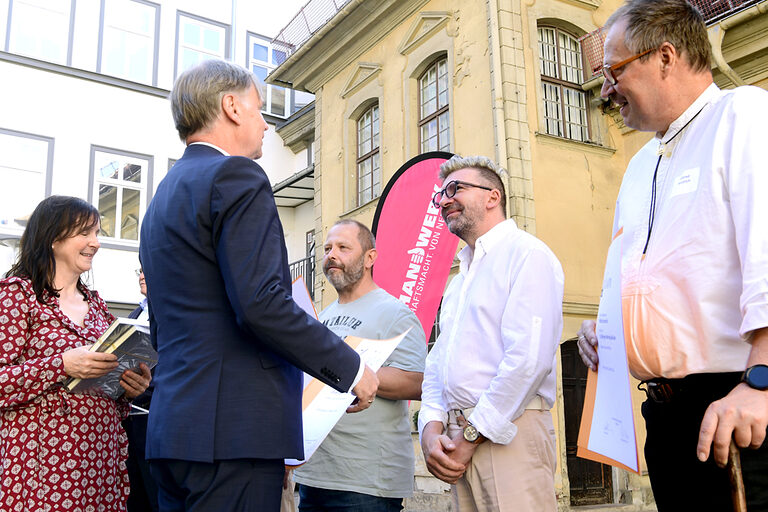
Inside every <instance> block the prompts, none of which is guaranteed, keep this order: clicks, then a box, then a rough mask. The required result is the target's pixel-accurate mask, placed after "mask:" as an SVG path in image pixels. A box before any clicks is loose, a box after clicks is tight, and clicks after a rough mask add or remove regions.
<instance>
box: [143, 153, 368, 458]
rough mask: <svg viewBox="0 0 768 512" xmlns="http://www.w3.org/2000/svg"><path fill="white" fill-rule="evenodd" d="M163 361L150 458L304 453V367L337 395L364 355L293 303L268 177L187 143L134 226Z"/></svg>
mask: <svg viewBox="0 0 768 512" xmlns="http://www.w3.org/2000/svg"><path fill="white" fill-rule="evenodd" d="M140 259H141V265H142V268H143V269H144V275H145V277H146V280H147V287H148V300H149V311H150V329H151V332H152V336H153V340H154V341H155V342H156V345H157V349H158V353H159V363H158V365H157V367H156V368H155V374H154V382H155V391H154V395H153V397H152V406H151V413H150V415H149V426H148V439H147V458H149V459H159V458H162V459H177V460H185V461H199V462H212V461H214V460H225V459H242V458H264V459H279V458H286V457H288V458H302V457H303V449H302V441H301V439H302V435H301V392H302V381H301V370H304V371H306V372H307V373H309V374H311V375H313V376H315V377H317V378H319V379H320V380H322V381H323V382H325V383H326V384H328V385H330V386H332V387H334V388H335V389H337V390H340V391H347V390H348V389H349V387H350V386H351V385H352V382H353V381H354V378H355V376H356V374H357V371H358V369H359V365H360V359H359V356H358V355H357V354H356V353H355V352H354V351H353V350H352V349H350V348H349V347H348V346H347V345H345V344H343V343H342V342H341V340H339V338H338V337H336V336H335V335H334V334H333V333H331V331H329V330H328V329H326V328H325V327H324V326H323V325H321V324H320V323H319V322H317V321H316V320H315V319H314V318H311V317H309V316H308V315H307V314H306V313H304V311H302V310H301V309H300V308H299V307H298V306H297V305H296V304H295V302H294V301H293V299H292V298H291V278H290V273H289V268H288V261H287V255H286V250H285V242H284V236H283V230H282V227H281V225H280V221H279V219H278V216H277V208H276V206H275V202H274V198H273V196H272V189H271V187H270V184H269V180H268V179H267V176H266V174H265V173H264V171H263V170H262V169H261V167H259V165H258V164H256V163H255V162H254V161H252V160H250V159H248V158H244V157H227V156H224V155H222V154H221V153H220V152H219V151H217V150H216V149H214V148H212V147H209V146H205V145H200V144H193V145H191V146H189V147H188V148H187V150H186V151H185V153H184V156H183V157H182V158H181V159H180V160H178V161H177V162H176V164H175V165H174V166H173V168H172V169H171V170H170V171H169V172H168V175H167V176H166V177H165V179H163V181H162V182H161V183H160V185H159V187H158V189H157V193H156V194H155V197H154V199H153V200H152V202H151V204H150V205H149V208H148V209H147V213H146V216H145V217H144V221H143V225H142V228H141V249H140Z"/></svg>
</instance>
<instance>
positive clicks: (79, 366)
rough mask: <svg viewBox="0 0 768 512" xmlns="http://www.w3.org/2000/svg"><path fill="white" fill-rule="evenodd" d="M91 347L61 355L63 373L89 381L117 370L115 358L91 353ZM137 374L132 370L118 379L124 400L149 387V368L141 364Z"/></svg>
mask: <svg viewBox="0 0 768 512" xmlns="http://www.w3.org/2000/svg"><path fill="white" fill-rule="evenodd" d="M90 347H91V345H83V346H81V347H76V348H72V349H69V350H67V351H65V352H63V353H62V354H61V359H62V361H63V362H64V372H66V374H67V375H69V376H70V377H75V378H77V379H91V378H94V377H101V376H102V375H106V374H107V373H109V372H111V371H112V370H114V369H115V368H117V356H116V355H115V354H105V353H104V352H91V351H90V350H89V349H90ZM139 370H140V372H141V373H138V372H136V371H134V370H125V371H124V372H123V375H122V376H121V377H120V386H122V388H123V389H124V390H125V398H127V399H129V400H131V399H133V398H136V397H137V396H139V395H140V394H142V393H143V392H144V391H146V389H147V387H149V383H150V382H151V380H152V373H151V372H150V371H149V367H148V366H147V365H146V364H144V363H141V364H140V365H139Z"/></svg>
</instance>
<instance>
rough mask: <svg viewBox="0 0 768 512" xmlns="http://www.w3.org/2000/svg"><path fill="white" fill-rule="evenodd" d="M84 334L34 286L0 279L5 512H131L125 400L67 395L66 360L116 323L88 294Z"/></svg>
mask: <svg viewBox="0 0 768 512" xmlns="http://www.w3.org/2000/svg"><path fill="white" fill-rule="evenodd" d="M85 295H86V299H87V301H88V314H87V315H86V317H85V322H84V324H85V326H84V327H80V326H78V325H76V324H75V323H74V322H72V321H71V320H70V319H69V317H67V315H65V314H64V313H63V312H62V311H61V310H60V309H59V301H58V298H56V297H51V296H48V295H47V294H46V301H45V304H41V303H40V302H38V301H37V299H36V298H35V293H34V291H33V289H32V284H31V283H30V282H29V281H28V280H26V279H20V278H17V277H11V278H6V279H2V280H0V413H1V414H2V416H0V460H2V473H1V474H0V510H2V511H3V512H6V511H7V512H10V511H13V512H16V511H19V512H20V511H30V512H38V511H71V512H86V511H105V512H106V511H124V510H125V501H126V499H127V497H128V492H129V484H128V473H127V472H126V469H125V459H126V457H127V455H128V442H127V439H126V435H125V432H124V431H123V428H122V427H121V426H120V417H121V416H125V415H126V414H127V412H128V405H127V402H123V401H122V400H119V401H117V402H115V401H114V400H112V399H109V398H104V397H99V396H90V395H74V394H69V393H67V392H65V391H64V388H63V387H62V383H63V382H64V381H65V380H66V379H67V375H66V374H65V373H64V364H63V361H62V359H61V354H62V352H64V351H65V350H68V349H70V348H74V347H77V346H80V345H85V344H89V343H93V341H95V340H96V339H97V338H98V336H99V335H100V334H101V333H103V332H104V331H105V330H106V329H107V327H109V324H110V323H111V322H112V321H113V320H114V317H113V316H112V315H111V314H110V313H109V311H108V310H107V306H106V304H105V303H104V301H103V300H101V298H100V297H99V296H98V295H97V294H96V293H95V292H90V291H88V290H86V291H85Z"/></svg>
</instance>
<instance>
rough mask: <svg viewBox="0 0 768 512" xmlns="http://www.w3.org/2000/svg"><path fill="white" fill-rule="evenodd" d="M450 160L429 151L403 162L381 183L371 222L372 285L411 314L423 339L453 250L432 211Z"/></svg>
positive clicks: (451, 240) (450, 238)
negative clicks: (442, 171) (373, 246)
mask: <svg viewBox="0 0 768 512" xmlns="http://www.w3.org/2000/svg"><path fill="white" fill-rule="evenodd" d="M452 156H453V155H452V154H451V153H446V152H444V151H433V152H430V153H424V154H422V155H419V156H417V157H414V158H412V159H411V160H409V161H408V162H406V163H405V164H404V165H403V166H402V167H400V169H399V170H398V171H397V172H396V173H395V175H394V176H392V179H390V180H389V183H387V186H386V188H385V189H384V193H383V194H382V195H381V199H379V205H378V207H377V208H376V215H374V217H373V233H374V235H376V249H377V250H378V253H379V257H378V259H377V260H376V265H375V266H374V268H373V271H374V278H375V280H376V284H378V285H379V286H381V287H382V288H384V289H385V290H386V291H387V292H389V293H390V294H391V295H393V296H394V297H395V298H396V299H399V300H400V301H402V302H404V303H405V304H406V305H407V306H408V307H409V308H410V309H411V311H413V312H414V313H415V314H416V317H417V318H418V319H419V321H420V322H421V326H422V327H423V328H424V334H425V336H426V338H427V339H429V335H430V332H431V331H432V324H434V322H435V316H436V315H437V308H438V307H439V306H440V299H441V298H442V296H443V290H445V283H446V281H447V280H448V274H449V273H450V271H451V263H452V262H453V257H454V255H455V254H456V247H457V246H458V244H459V238H458V237H457V236H455V235H453V234H452V233H451V232H450V231H448V226H447V225H446V224H445V221H444V220H443V217H442V216H441V215H440V209H439V208H435V207H434V206H432V196H434V195H435V192H437V191H438V190H440V185H441V180H440V178H438V173H439V171H440V164H442V163H443V162H445V161H446V160H448V159H449V158H451V157H452Z"/></svg>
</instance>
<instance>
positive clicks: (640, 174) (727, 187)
mask: <svg viewBox="0 0 768 512" xmlns="http://www.w3.org/2000/svg"><path fill="white" fill-rule="evenodd" d="M767 120H768V92H766V91H764V90H762V89H759V88H757V87H739V88H737V89H734V90H726V91H721V90H720V89H718V88H717V86H715V85H714V84H712V85H710V86H709V88H707V89H706V90H705V91H704V92H703V93H702V94H701V96H700V97H699V98H698V99H697V100H696V101H695V102H694V103H693V104H692V105H691V106H690V107H689V108H688V109H687V110H686V111H685V112H684V113H683V115H681V116H680V118H678V119H677V120H675V122H673V123H672V124H671V125H670V127H669V129H668V130H667V132H666V133H665V134H664V136H663V137H662V138H661V139H659V138H655V139H651V141H650V142H648V144H646V145H645V146H644V147H643V148H642V149H641V150H640V151H639V152H638V153H637V155H635V156H634V158H633V159H632V161H631V162H630V164H629V167H628V168H627V172H626V174H625V176H624V181H623V182H622V184H621V190H620V192H619V198H618V200H617V203H616V215H615V220H614V234H615V233H616V232H618V230H620V229H623V230H624V242H623V247H622V306H623V312H624V331H625V337H626V344H627V356H628V359H629V364H630V370H631V371H632V374H633V375H634V376H635V377H637V378H640V379H648V378H653V377H667V378H680V377H683V376H685V375H689V374H694V373H709V372H727V371H743V370H744V367H745V366H746V361H747V357H748V354H749V351H750V345H749V343H747V340H748V338H749V335H750V333H751V332H752V331H754V330H755V329H758V328H761V327H765V326H768V121H767ZM659 153H662V155H663V156H662V157H661V160H660V161H659ZM657 161H658V164H659V168H658V174H657V178H656V207H655V217H654V221H653V224H652V231H651V235H650V239H649V242H648V249H647V251H646V254H645V257H643V248H644V246H645V244H646V239H648V225H649V212H650V210H651V197H652V188H651V186H652V182H653V172H654V168H655V167H656V164H657Z"/></svg>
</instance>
